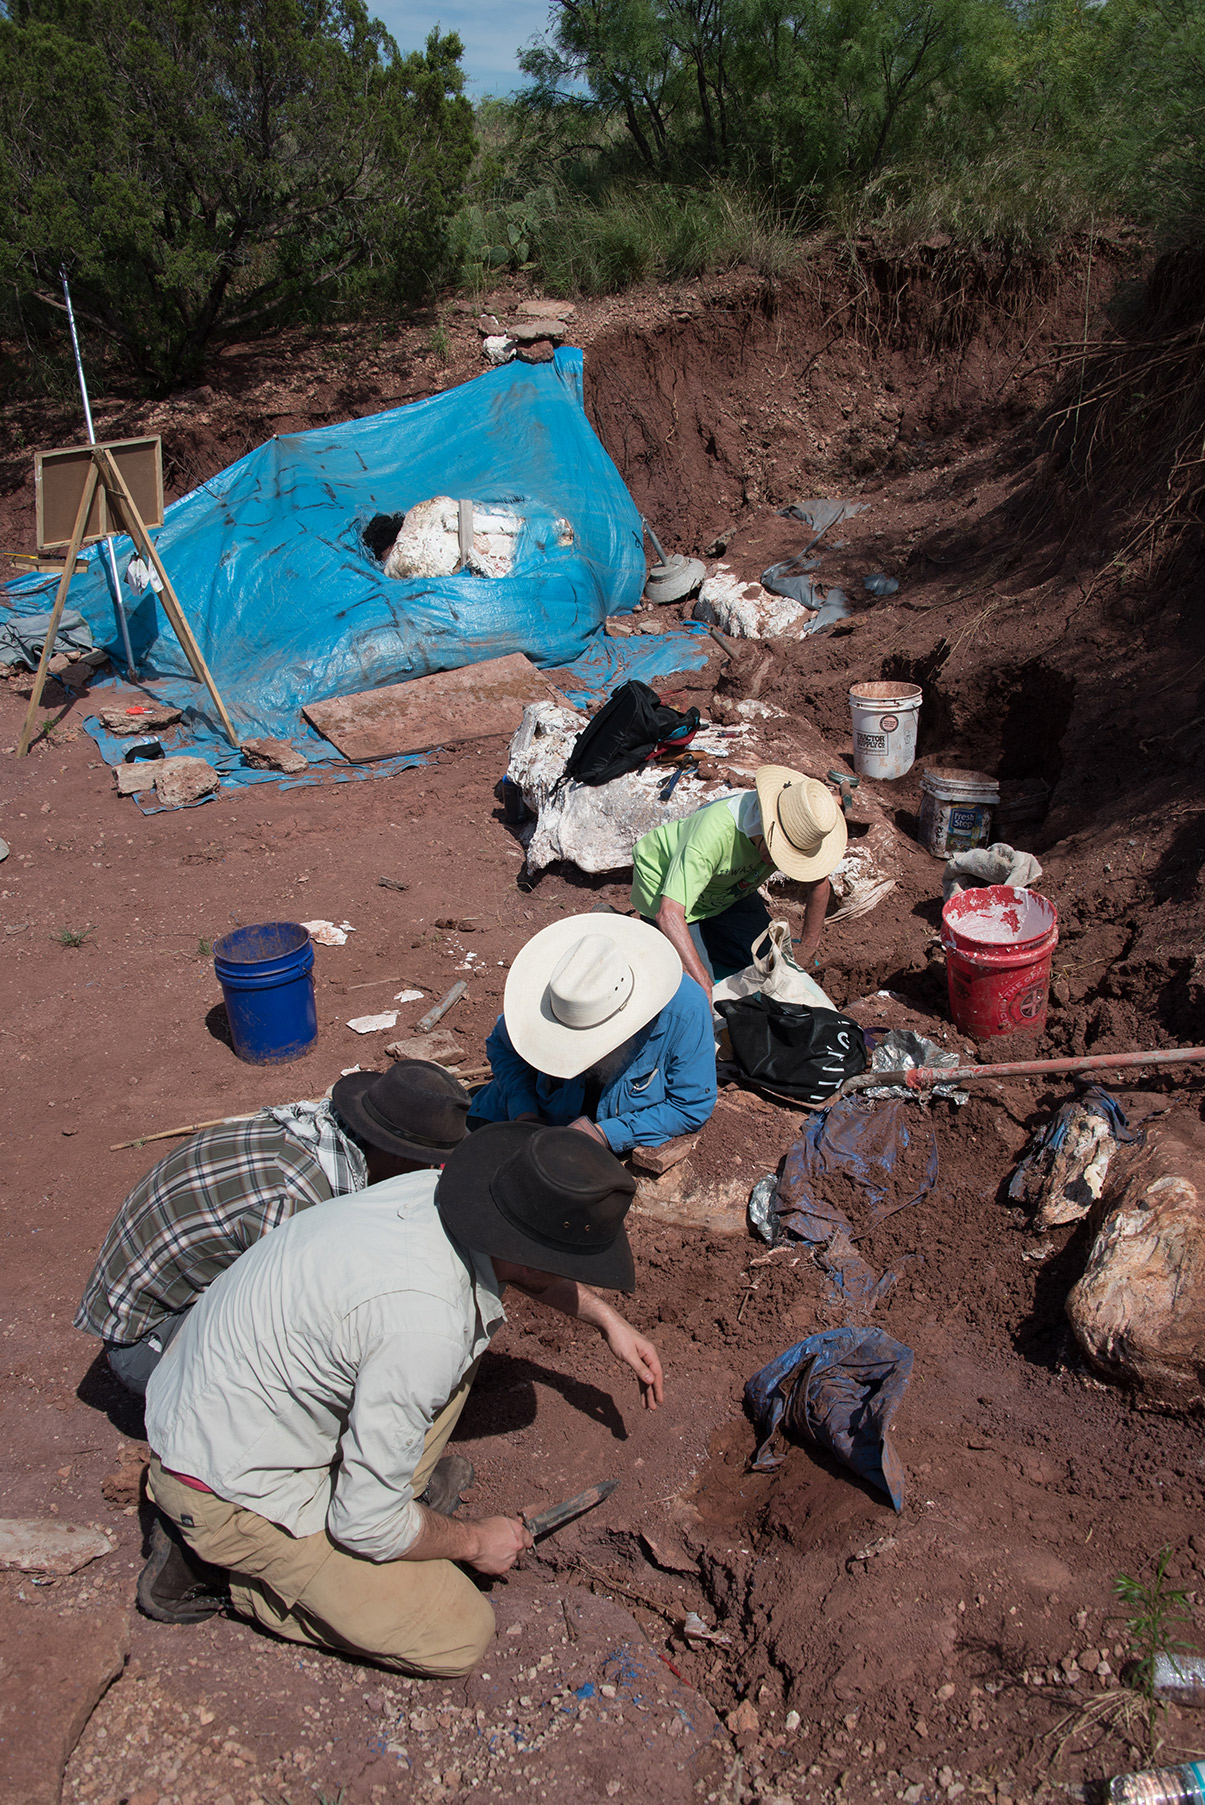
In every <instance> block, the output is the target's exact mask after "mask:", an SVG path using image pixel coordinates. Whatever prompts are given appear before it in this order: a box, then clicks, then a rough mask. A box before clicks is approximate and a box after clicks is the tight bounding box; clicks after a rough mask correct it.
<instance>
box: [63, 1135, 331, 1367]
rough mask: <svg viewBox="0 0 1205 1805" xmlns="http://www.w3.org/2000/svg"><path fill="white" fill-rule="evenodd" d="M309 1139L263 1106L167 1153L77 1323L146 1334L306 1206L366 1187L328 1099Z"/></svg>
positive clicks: (137, 1190) (127, 1214)
mask: <svg viewBox="0 0 1205 1805" xmlns="http://www.w3.org/2000/svg"><path fill="white" fill-rule="evenodd" d="M281 1113H283V1112H281ZM314 1129H316V1131H317V1144H316V1145H315V1144H314V1141H313V1132H314ZM306 1139H307V1140H310V1142H311V1144H310V1145H308V1146H307V1145H305V1144H303V1141H302V1140H301V1139H300V1138H295V1137H294V1136H293V1135H291V1134H290V1133H289V1132H288V1130H287V1129H286V1128H285V1127H282V1126H281V1124H280V1123H279V1122H278V1121H276V1120H275V1119H274V1118H273V1116H272V1114H271V1113H270V1112H269V1111H267V1110H265V1111H262V1112H261V1113H260V1114H259V1115H258V1116H255V1117H253V1118H252V1120H251V1121H249V1122H230V1123H225V1124H223V1125H222V1126H221V1127H220V1128H206V1129H204V1130H202V1132H201V1133H200V1134H197V1135H194V1136H193V1138H192V1139H191V1140H190V1141H186V1142H185V1144H184V1145H183V1146H182V1147H177V1148H176V1150H175V1151H174V1152H173V1153H169V1154H168V1155H167V1157H166V1159H161V1160H160V1161H159V1164H158V1165H157V1166H155V1167H153V1168H152V1169H151V1171H150V1172H148V1173H147V1175H146V1177H145V1178H144V1179H142V1180H141V1182H140V1183H139V1184H137V1185H135V1187H134V1189H133V1190H132V1191H131V1192H130V1195H129V1196H128V1197H127V1198H126V1200H125V1203H124V1204H123V1205H122V1207H121V1209H120V1211H119V1212H118V1215H117V1219H116V1221H115V1222H114V1224H113V1226H112V1228H111V1229H110V1230H109V1232H108V1234H107V1235H106V1237H105V1243H104V1246H103V1247H102V1248H101V1250H100V1257H99V1259H98V1260H97V1262H96V1268H95V1270H94V1272H93V1274H92V1277H91V1278H90V1279H89V1281H88V1286H87V1289H86V1290H85V1292H84V1295H83V1298H82V1299H81V1301H80V1307H79V1309H78V1310H77V1311H76V1314H75V1326H76V1328H77V1329H86V1330H87V1331H88V1332H89V1333H90V1334H92V1335H99V1336H100V1337H101V1339H102V1340H103V1341H113V1342H118V1343H121V1344H122V1345H127V1344H129V1343H130V1342H134V1341H141V1339H142V1337H143V1336H144V1335H149V1334H150V1333H151V1331H152V1330H153V1329H154V1328H156V1327H157V1325H158V1324H159V1323H161V1322H162V1321H163V1319H164V1318H165V1317H167V1316H171V1315H174V1314H175V1313H176V1312H177V1311H179V1310H186V1309H187V1308H188V1307H189V1305H190V1304H192V1303H195V1302H196V1300H197V1298H198V1297H199V1296H200V1294H201V1293H202V1292H203V1291H204V1290H205V1288H206V1286H207V1285H209V1284H212V1282H213V1280H214V1279H216V1278H217V1276H218V1274H219V1273H220V1272H224V1271H225V1269H226V1267H227V1266H229V1265H230V1264H231V1263H232V1262H233V1261H234V1260H237V1258H238V1256H239V1255H240V1254H241V1253H243V1252H245V1251H246V1249H247V1248H248V1247H251V1246H252V1245H253V1244H254V1243H255V1242H256V1241H258V1240H259V1239H260V1237H261V1236H262V1235H266V1234H267V1233H268V1232H269V1231H270V1230H271V1229H274V1228H277V1227H279V1225H280V1224H281V1223H282V1222H287V1221H288V1219H289V1217H290V1216H293V1215H295V1214H296V1212H297V1211H298V1210H306V1209H309V1208H310V1206H311V1204H315V1203H322V1202H324V1201H325V1199H326V1198H328V1197H333V1196H340V1195H343V1194H345V1193H346V1192H349V1191H358V1190H360V1189H361V1188H362V1187H363V1185H364V1184H365V1183H366V1181H367V1169H366V1164H365V1159H364V1155H363V1153H362V1152H361V1151H360V1149H359V1147H358V1146H357V1145H356V1144H355V1142H354V1141H352V1140H351V1139H350V1138H349V1137H348V1136H347V1135H346V1134H345V1133H344V1132H343V1130H342V1128H341V1127H340V1126H339V1123H338V1120H337V1118H336V1117H335V1116H334V1114H333V1112H332V1111H331V1110H330V1108H329V1106H325V1107H320V1108H319V1110H318V1111H317V1112H316V1115H315V1116H314V1118H313V1128H312V1129H311V1131H310V1133H309V1134H307V1136H306ZM324 1168H325V1170H324ZM328 1173H329V1174H330V1175H331V1176H330V1177H328Z"/></svg>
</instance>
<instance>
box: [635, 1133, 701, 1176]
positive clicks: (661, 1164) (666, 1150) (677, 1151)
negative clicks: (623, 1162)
mask: <svg viewBox="0 0 1205 1805" xmlns="http://www.w3.org/2000/svg"><path fill="white" fill-rule="evenodd" d="M698 1144H699V1136H698V1135H697V1134H678V1135H675V1136H674V1138H673V1140H672V1141H662V1143H661V1145H660V1146H659V1147H633V1149H632V1164H633V1165H634V1166H635V1167H636V1170H637V1171H638V1172H651V1173H652V1174H653V1176H654V1177H655V1178H660V1177H661V1176H662V1174H663V1173H665V1172H668V1171H669V1169H670V1167H671V1166H676V1165H677V1164H678V1163H679V1161H680V1160H684V1159H685V1158H686V1156H687V1154H688V1153H693V1152H694V1150H695V1148H696V1147H697V1146H698Z"/></svg>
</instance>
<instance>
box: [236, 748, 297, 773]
mask: <svg viewBox="0 0 1205 1805" xmlns="http://www.w3.org/2000/svg"><path fill="white" fill-rule="evenodd" d="M240 750H241V752H242V754H243V758H244V759H245V761H246V763H247V764H249V765H250V766H251V768H252V770H253V771H284V772H286V773H290V774H291V773H292V772H294V771H306V770H308V769H309V764H310V761H309V759H308V758H307V757H306V756H305V753H304V752H299V751H298V750H297V748H296V746H294V745H293V744H292V743H291V742H290V741H289V740H244V741H243V743H242V746H241V748H240Z"/></svg>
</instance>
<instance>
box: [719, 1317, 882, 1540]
mask: <svg viewBox="0 0 1205 1805" xmlns="http://www.w3.org/2000/svg"><path fill="white" fill-rule="evenodd" d="M911 1377H912V1349H911V1348H907V1347H904V1346H903V1344H902V1343H901V1342H899V1341H893V1340H892V1338H891V1336H890V1335H885V1334H884V1333H883V1331H882V1329H866V1328H848V1329H826V1330H825V1331H824V1332H823V1333H822V1334H819V1335H809V1336H808V1338H807V1340H806V1341H798V1342H796V1344H795V1346H794V1347H790V1348H788V1349H787V1351H786V1353H785V1354H779V1356H778V1358H777V1360H771V1362H770V1364H769V1366H764V1367H763V1368H762V1370H761V1372H759V1373H755V1374H754V1375H753V1377H752V1378H751V1379H750V1380H749V1382H748V1384H747V1385H746V1386H745V1405H746V1408H747V1409H748V1411H749V1414H750V1416H751V1417H752V1418H753V1423H754V1426H755V1428H756V1430H757V1435H758V1442H759V1446H758V1450H757V1454H756V1456H755V1457H754V1459H753V1462H752V1467H753V1471H754V1472H757V1473H767V1472H772V1471H773V1470H774V1468H775V1467H776V1466H778V1465H779V1464H780V1463H781V1461H782V1459H783V1456H782V1455H781V1454H776V1453H775V1452H774V1448H773V1443H774V1439H775V1437H776V1436H777V1434H778V1433H779V1431H780V1430H781V1431H782V1433H783V1434H785V1435H787V1436H789V1437H790V1438H791V1440H793V1441H802V1442H808V1441H811V1442H815V1443H816V1444H817V1446H819V1447H821V1448H826V1449H828V1450H829V1452H830V1453H833V1454H835V1455H836V1456H837V1458H838V1459H839V1460H842V1461H844V1462H845V1464H846V1466H849V1467H852V1468H853V1470H854V1472H855V1473H858V1474H859V1475H860V1476H861V1477H862V1478H863V1479H865V1480H867V1481H868V1482H869V1483H870V1484H871V1485H874V1486H877V1487H878V1488H879V1490H880V1491H884V1492H886V1494H887V1496H888V1497H889V1498H890V1499H891V1502H892V1504H894V1506H895V1508H896V1510H903V1508H904V1469H903V1466H902V1465H901V1463H900V1459H899V1456H898V1455H897V1454H896V1452H895V1449H894V1448H893V1447H892V1445H891V1440H890V1430H891V1422H892V1418H893V1417H894V1416H895V1413H896V1410H897V1409H898V1407H899V1403H900V1400H901V1398H902V1397H903V1395H904V1392H905V1391H906V1390H907V1386H908V1381H909V1379H910V1378H911Z"/></svg>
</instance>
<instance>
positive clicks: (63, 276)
mask: <svg viewBox="0 0 1205 1805" xmlns="http://www.w3.org/2000/svg"><path fill="white" fill-rule="evenodd" d="M59 280H60V282H61V283H62V284H63V299H64V301H65V302H66V303H67V324H68V325H69V326H70V328H71V349H72V350H73V351H74V353H75V373H76V375H77V376H78V377H79V392H80V399H81V400H82V402H83V404H84V421H85V424H86V425H87V428H88V443H89V445H95V443H96V430H95V428H94V427H93V425H92V403H91V402H90V401H89V399H88V384H87V382H86V381H85V380H84V360H83V358H82V357H81V356H80V348H79V334H78V333H77V332H76V330H75V309H74V308H73V307H72V305H71V290H70V289H69V288H68V286H67V272H66V270H65V269H60V271H59ZM105 550H106V552H107V553H108V564H109V581H110V583H111V585H112V588H113V606H114V608H115V609H116V610H117V622H118V625H119V626H120V628H121V641H122V644H123V645H124V647H125V654H126V669H127V671H128V673H129V675H130V676H131V677H134V678H136V677H137V676H138V666H137V665H136V664H135V663H134V648H133V647H132V646H131V644H130V627H129V622H128V621H127V620H126V611H125V604H124V603H123V601H122V599H121V579H120V578H119V577H118V575H117V554H116V553H115V552H114V550H113V541H112V539H109V538H107V539H106V540H105Z"/></svg>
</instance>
